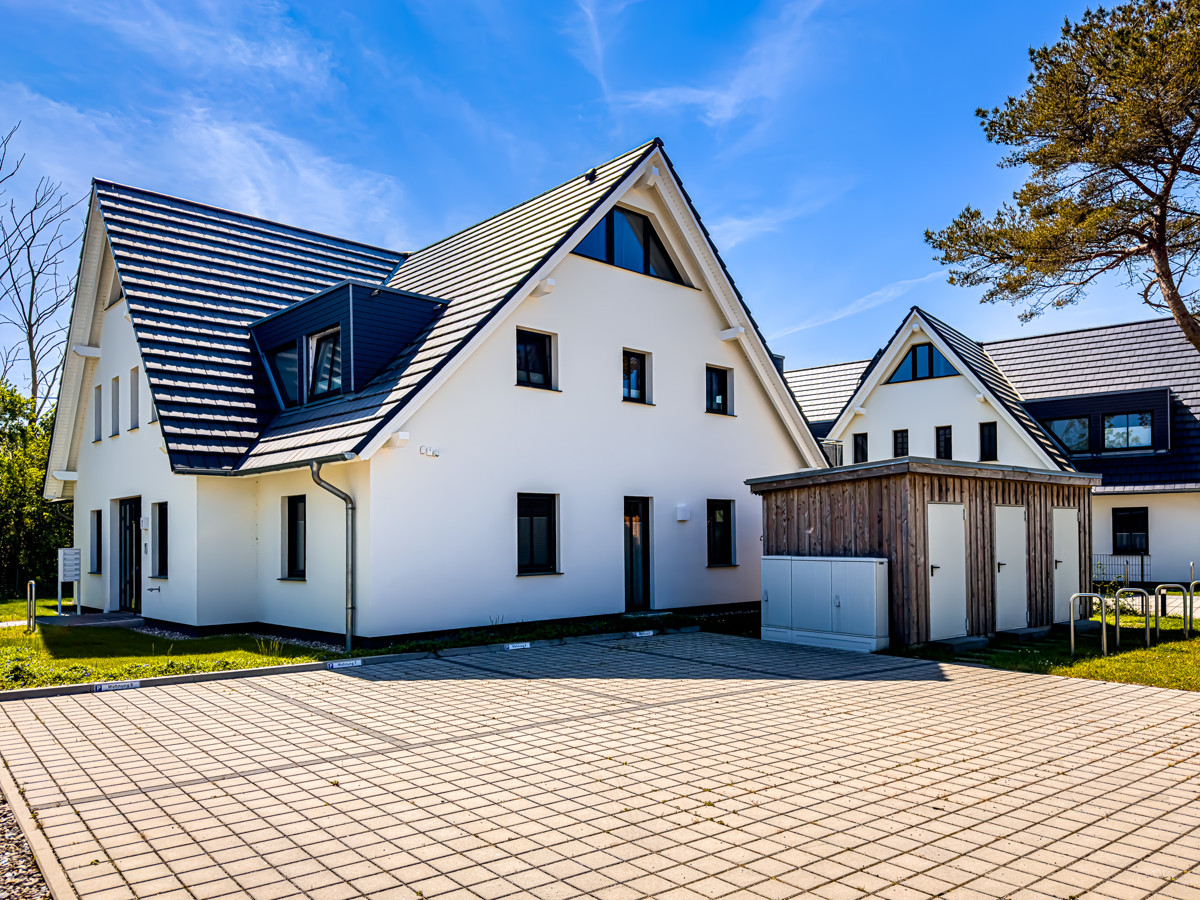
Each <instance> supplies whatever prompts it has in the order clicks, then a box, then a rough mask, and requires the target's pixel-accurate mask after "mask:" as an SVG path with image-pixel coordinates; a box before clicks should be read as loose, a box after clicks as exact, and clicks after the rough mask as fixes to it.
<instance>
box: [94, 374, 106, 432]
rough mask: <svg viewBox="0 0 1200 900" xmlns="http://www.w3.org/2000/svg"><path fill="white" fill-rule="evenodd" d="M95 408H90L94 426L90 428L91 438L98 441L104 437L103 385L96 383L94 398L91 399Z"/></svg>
mask: <svg viewBox="0 0 1200 900" xmlns="http://www.w3.org/2000/svg"><path fill="white" fill-rule="evenodd" d="M92 403H93V404H94V405H95V408H94V409H93V410H92V423H93V425H94V426H95V427H94V428H93V430H92V440H93V441H99V440H102V439H103V438H104V386H103V385H99V384H98V385H96V390H95V399H94V400H93V401H92Z"/></svg>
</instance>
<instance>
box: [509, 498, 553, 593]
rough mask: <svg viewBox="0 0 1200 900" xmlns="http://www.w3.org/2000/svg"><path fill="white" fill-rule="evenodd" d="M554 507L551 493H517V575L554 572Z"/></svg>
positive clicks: (549, 573)
mask: <svg viewBox="0 0 1200 900" xmlns="http://www.w3.org/2000/svg"><path fill="white" fill-rule="evenodd" d="M557 505H558V498H557V497H556V496H555V495H554V494H517V574H518V575H552V574H555V573H557V571H558V556H557V553H556V544H557V539H558V521H557V518H558V516H557Z"/></svg>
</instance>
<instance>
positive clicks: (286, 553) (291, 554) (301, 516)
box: [283, 494, 308, 579]
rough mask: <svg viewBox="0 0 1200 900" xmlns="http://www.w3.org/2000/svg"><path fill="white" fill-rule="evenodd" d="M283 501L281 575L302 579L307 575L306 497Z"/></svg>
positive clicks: (297, 496) (295, 497)
mask: <svg viewBox="0 0 1200 900" xmlns="http://www.w3.org/2000/svg"><path fill="white" fill-rule="evenodd" d="M283 500H284V532H283V574H284V577H285V578H295V579H303V578H306V577H307V575H308V567H307V559H306V557H307V544H308V528H307V524H308V523H307V519H308V513H307V509H306V507H307V496H306V495H305V494H296V495H295V496H292V497H284V498H283Z"/></svg>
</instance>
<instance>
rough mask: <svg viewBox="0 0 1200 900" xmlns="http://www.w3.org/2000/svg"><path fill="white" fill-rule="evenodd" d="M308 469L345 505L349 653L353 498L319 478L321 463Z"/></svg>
mask: <svg viewBox="0 0 1200 900" xmlns="http://www.w3.org/2000/svg"><path fill="white" fill-rule="evenodd" d="M308 469H309V471H310V472H311V473H312V480H313V481H315V482H316V483H317V485H318V486H319V487H323V488H324V489H325V490H327V491H329V493H331V494H333V495H334V496H335V497H337V498H339V499H340V500H341V501H342V502H343V503H345V504H346V652H347V653H349V652H350V650H351V642H352V641H353V637H354V543H355V541H354V509H355V507H354V498H353V497H351V496H350V495H349V494H347V493H346V492H345V491H343V490H342V489H341V488H338V487H334V486H333V485H332V484H330V483H329V482H328V481H326V480H325V479H324V478H322V477H321V463H320V462H318V461H317V460H315V459H314V460H312V461H311V462H310V463H309V464H308Z"/></svg>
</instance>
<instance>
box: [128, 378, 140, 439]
mask: <svg viewBox="0 0 1200 900" xmlns="http://www.w3.org/2000/svg"><path fill="white" fill-rule="evenodd" d="M141 382H142V379H141V378H139V377H138V368H137V366H134V367H133V368H132V369H130V370H129V430H130V431H133V430H134V429H136V428H138V427H139V426H140V424H141V423H140V422H139V421H138V420H139V419H140V418H141V405H142V404H141V402H140V401H141V399H142V395H141Z"/></svg>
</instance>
